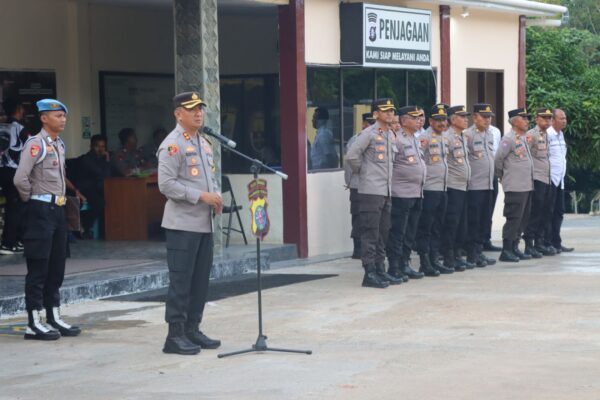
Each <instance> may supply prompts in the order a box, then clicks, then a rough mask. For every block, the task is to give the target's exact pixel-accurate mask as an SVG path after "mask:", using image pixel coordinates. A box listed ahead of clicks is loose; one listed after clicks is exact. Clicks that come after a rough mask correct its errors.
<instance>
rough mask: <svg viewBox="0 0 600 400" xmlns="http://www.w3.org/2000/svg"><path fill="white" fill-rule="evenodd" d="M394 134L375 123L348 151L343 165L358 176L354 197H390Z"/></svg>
mask: <svg viewBox="0 0 600 400" xmlns="http://www.w3.org/2000/svg"><path fill="white" fill-rule="evenodd" d="M394 138H395V135H394V133H393V132H392V131H391V130H390V129H389V128H388V127H387V126H386V127H382V126H381V125H380V124H379V122H376V123H375V124H373V125H371V126H369V127H367V128H365V129H364V130H363V131H362V132H361V133H360V135H358V136H357V138H356V140H355V142H354V143H353V144H352V146H350V148H349V149H348V154H346V162H347V163H348V165H349V166H350V168H351V169H352V172H353V173H355V174H358V175H359V183H358V193H362V194H374V195H380V196H390V195H391V193H392V163H393V160H394V155H395V154H396V152H397V151H398V150H397V149H396V144H395V140H394Z"/></svg>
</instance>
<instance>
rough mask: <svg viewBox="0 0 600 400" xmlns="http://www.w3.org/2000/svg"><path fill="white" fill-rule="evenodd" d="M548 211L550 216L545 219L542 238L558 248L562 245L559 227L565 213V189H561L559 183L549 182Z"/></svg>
mask: <svg viewBox="0 0 600 400" xmlns="http://www.w3.org/2000/svg"><path fill="white" fill-rule="evenodd" d="M548 211H549V215H550V217H549V218H548V219H547V220H546V228H545V235H544V239H545V240H546V243H548V244H551V245H552V246H553V247H556V248H560V247H561V246H562V238H561V237H560V228H561V226H562V222H563V218H564V214H565V191H564V190H563V189H561V187H560V184H559V185H558V186H554V184H553V183H551V184H550V200H549V207H548Z"/></svg>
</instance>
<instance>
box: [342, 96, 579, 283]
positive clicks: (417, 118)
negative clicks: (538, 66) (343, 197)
mask: <svg viewBox="0 0 600 400" xmlns="http://www.w3.org/2000/svg"><path fill="white" fill-rule="evenodd" d="M553 113H554V111H553V110H550V109H546V108H544V109H538V110H537V112H536V116H535V122H536V126H535V127H534V128H533V129H531V130H528V127H529V117H530V114H529V113H528V112H527V110H526V109H524V108H518V109H515V110H512V111H510V112H509V113H508V117H509V121H510V124H511V127H512V129H511V131H510V132H509V133H507V134H506V135H505V136H504V137H503V138H502V139H501V135H500V132H499V130H498V129H497V128H495V127H493V126H492V125H491V120H492V117H493V116H494V112H493V110H492V108H491V106H490V105H489V104H475V105H474V107H473V113H472V118H473V124H472V125H471V126H469V117H470V116H471V113H470V112H469V111H467V109H466V107H465V106H463V105H457V106H452V107H450V106H448V105H446V104H436V105H435V106H433V108H432V109H431V111H430V113H429V127H428V128H427V129H426V130H423V129H422V127H423V122H424V119H425V115H424V111H423V110H422V109H421V108H419V107H417V106H405V107H401V108H397V107H396V106H395V105H394V103H393V100H392V99H389V98H383V99H378V100H376V101H374V102H373V105H372V114H365V115H363V130H362V131H361V132H360V133H359V134H358V135H356V136H354V137H353V138H352V139H351V140H350V141H349V142H348V146H347V150H346V157H345V160H346V164H345V172H346V174H345V176H346V184H347V186H348V187H349V189H350V202H351V214H352V234H351V236H352V238H353V239H354V253H353V257H354V258H361V260H362V264H363V268H364V270H365V274H364V278H363V282H362V284H363V286H367V287H376V288H385V287H387V286H389V285H398V284H401V283H402V282H406V281H408V280H409V279H420V278H423V277H424V276H432V277H434V276H439V275H440V274H451V273H454V272H457V271H465V270H466V269H473V268H483V267H486V266H488V265H493V264H495V263H496V260H494V259H492V258H488V257H487V256H486V255H485V254H484V253H483V251H484V250H497V251H500V250H501V254H500V257H499V260H500V261H507V262H517V261H519V260H524V259H530V258H532V257H533V258H539V257H542V256H543V255H554V254H556V253H557V252H561V251H572V249H570V248H566V247H563V246H562V244H561V243H560V239H558V244H555V243H556V242H557V240H556V239H554V236H558V237H560V234H559V233H558V234H557V235H555V233H554V232H555V231H556V228H555V227H553V226H552V222H553V218H552V217H551V216H552V210H553V208H554V205H555V204H556V203H558V201H557V200H556V199H557V194H556V186H552V185H551V181H550V180H551V168H550V158H549V152H548V148H549V140H548V138H547V135H548V133H547V130H548V129H549V127H550V123H551V121H552V117H553ZM563 128H564V126H563ZM561 134H562V131H561ZM563 143H564V142H563ZM563 156H566V154H564V155H563ZM563 158H564V157H563ZM562 174H563V176H562V179H563V180H564V171H562ZM498 180H499V181H500V182H501V184H502V186H503V190H504V192H505V206H504V216H505V217H506V223H505V225H504V227H503V232H502V237H503V246H502V248H501V249H500V248H496V247H494V246H493V245H492V244H491V241H490V238H491V220H492V214H493V209H494V205H495V200H496V196H497V193H498ZM561 184H562V185H564V182H563V183H561ZM553 188H554V190H553ZM563 188H564V186H563ZM561 195H562V194H561ZM563 208H564V206H563ZM560 220H561V221H562V210H561V219H560ZM558 230H560V224H559V227H558ZM521 235H523V238H524V239H525V250H524V252H522V251H521V250H520V249H519V241H520V239H521ZM552 244H554V245H552ZM413 250H416V252H417V253H418V255H419V261H420V268H419V270H418V271H416V270H414V269H413V268H412V267H411V265H410V259H411V252H412V251H413ZM464 256H466V257H464ZM386 257H387V259H388V263H389V266H388V267H387V269H386V266H385V259H386Z"/></svg>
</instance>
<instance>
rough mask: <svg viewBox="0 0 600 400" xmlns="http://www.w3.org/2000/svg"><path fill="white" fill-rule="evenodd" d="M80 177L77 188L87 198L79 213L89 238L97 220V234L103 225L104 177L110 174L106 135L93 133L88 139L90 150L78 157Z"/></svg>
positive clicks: (84, 233) (86, 235)
mask: <svg viewBox="0 0 600 400" xmlns="http://www.w3.org/2000/svg"><path fill="white" fill-rule="evenodd" d="M77 164H78V167H79V170H80V171H79V174H78V177H79V178H80V179H79V180H78V182H77V188H78V189H79V191H80V192H81V193H82V194H83V195H84V196H85V198H86V199H87V207H84V210H83V211H82V213H81V225H82V228H83V236H84V238H91V237H92V236H93V235H92V233H91V232H92V227H93V225H94V223H95V222H96V221H97V222H98V232H99V236H102V232H103V226H104V178H108V177H109V176H110V155H109V153H108V150H107V149H106V137H105V136H103V135H94V136H92V138H91V140H90V151H88V152H87V153H85V154H83V155H82V156H80V157H79V160H78V163H77Z"/></svg>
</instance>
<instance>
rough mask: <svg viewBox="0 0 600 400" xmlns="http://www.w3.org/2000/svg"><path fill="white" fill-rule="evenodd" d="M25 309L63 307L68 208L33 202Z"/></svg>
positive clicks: (29, 211)
mask: <svg viewBox="0 0 600 400" xmlns="http://www.w3.org/2000/svg"><path fill="white" fill-rule="evenodd" d="M24 243H25V259H26V261H27V276H26V277H25V306H26V308H27V311H31V310H41V309H42V308H50V307H58V306H60V293H59V290H60V287H61V286H62V283H63V280H64V277H65V258H66V251H67V223H66V218H65V207H59V206H57V205H55V204H51V203H44V202H41V201H37V200H30V201H29V202H28V203H27V206H26V212H25V234H24Z"/></svg>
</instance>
